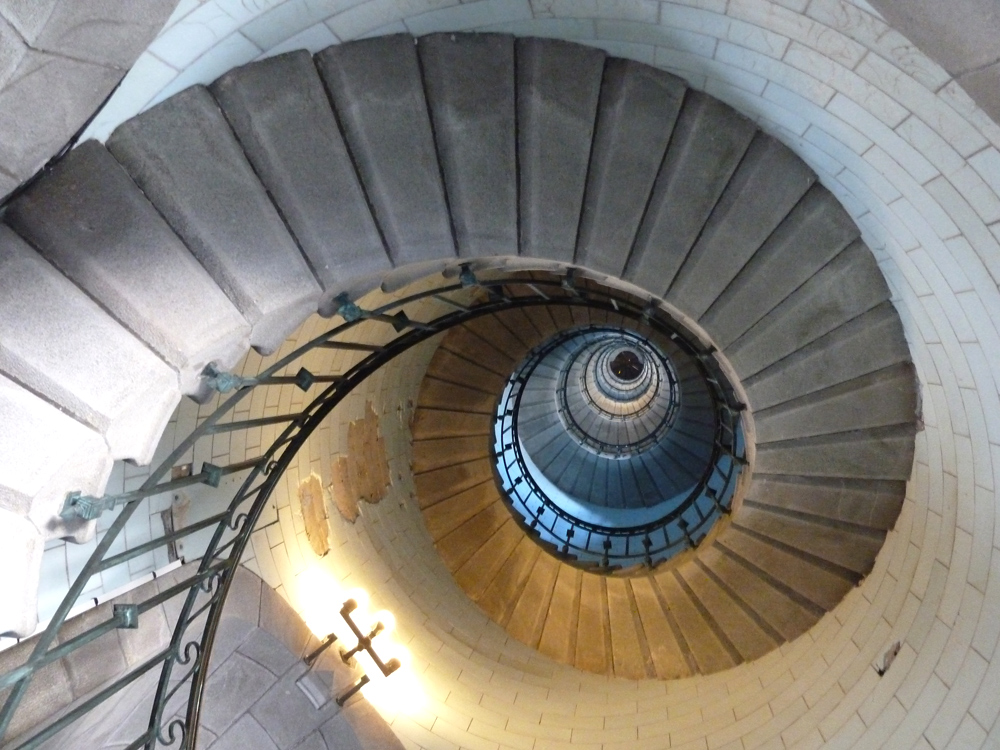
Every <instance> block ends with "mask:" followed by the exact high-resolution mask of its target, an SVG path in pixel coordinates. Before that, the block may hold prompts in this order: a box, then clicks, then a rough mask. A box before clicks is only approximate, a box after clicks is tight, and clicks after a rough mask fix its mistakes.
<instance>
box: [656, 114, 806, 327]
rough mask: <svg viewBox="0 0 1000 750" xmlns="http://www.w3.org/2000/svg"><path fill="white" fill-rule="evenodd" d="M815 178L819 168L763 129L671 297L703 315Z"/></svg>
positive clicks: (679, 275)
mask: <svg viewBox="0 0 1000 750" xmlns="http://www.w3.org/2000/svg"><path fill="white" fill-rule="evenodd" d="M815 181H816V175H815V173H814V172H813V171H812V170H811V169H809V167H808V166H807V165H806V164H805V162H803V161H802V160H801V159H799V157H797V156H796V155H795V154H794V153H793V152H792V151H791V150H790V149H789V148H788V147H787V146H785V145H784V144H782V143H781V142H779V141H778V140H776V139H775V138H772V137H771V136H769V135H765V134H764V133H758V134H757V135H756V136H755V137H754V140H753V142H752V143H751V144H750V147H749V148H748V149H747V151H746V154H745V155H744V156H743V160H742V161H741V162H740V165H739V167H738V168H737V169H736V172H735V174H733V176H732V179H731V180H730V181H729V184H728V185H727V186H726V189H725V191H723V193H722V196H721V197H720V198H719V202H718V204H717V205H716V206H715V208H714V209H713V210H712V214H711V215H710V216H709V218H708V222H707V223H706V224H705V227H704V228H703V229H702V231H701V235H700V236H699V237H698V241H697V242H696V243H695V245H694V247H692V248H691V252H690V253H689V255H688V257H687V259H686V260H685V261H684V264H683V265H682V266H681V268H680V270H679V271H678V272H677V276H676V277H675V278H674V281H673V283H672V284H671V285H670V289H669V290H668V291H667V294H666V300H667V301H668V302H671V303H673V304H675V305H677V307H678V308H680V309H681V310H683V311H684V312H685V313H687V314H688V315H691V316H692V317H694V318H700V317H701V316H702V315H703V314H704V312H705V311H706V310H707V309H708V308H709V307H710V306H711V304H712V303H713V302H714V301H715V300H716V299H718V297H719V295H720V294H722V292H723V290H725V288H726V287H727V286H728V285H729V282H730V281H732V280H733V279H734V278H735V277H736V274H738V273H739V271H740V269H741V268H743V266H744V265H745V264H746V262H747V261H748V260H750V258H751V257H752V256H753V254H754V253H755V252H756V251H757V249H758V248H760V246H761V245H763V244H764V242H765V241H766V240H767V238H768V237H769V236H770V235H771V233H772V232H774V231H775V229H777V227H778V225H779V224H781V222H782V221H783V220H784V219H785V217H786V216H788V214H789V212H790V211H791V210H792V209H793V208H794V207H795V204H797V203H798V202H799V200H801V198H802V196H803V195H805V193H806V191H807V190H808V189H809V188H810V187H811V186H812V184H813V183H814V182H815Z"/></svg>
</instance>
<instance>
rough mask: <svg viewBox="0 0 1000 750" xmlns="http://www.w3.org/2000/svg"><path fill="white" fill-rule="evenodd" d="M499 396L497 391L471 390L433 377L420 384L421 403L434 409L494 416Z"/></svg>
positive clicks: (465, 386)
mask: <svg viewBox="0 0 1000 750" xmlns="http://www.w3.org/2000/svg"><path fill="white" fill-rule="evenodd" d="M496 399H497V395H496V392H495V391H487V390H482V389H479V388H470V387H469V386H467V385H458V384H457V383H449V382H448V381H445V380H440V379H438V378H435V377H433V376H428V377H426V378H424V381H423V382H422V383H421V384H420V396H419V399H418V401H419V403H420V405H421V406H425V407H429V408H432V409H452V410H456V411H466V412H474V413H477V414H493V411H494V407H495V405H496Z"/></svg>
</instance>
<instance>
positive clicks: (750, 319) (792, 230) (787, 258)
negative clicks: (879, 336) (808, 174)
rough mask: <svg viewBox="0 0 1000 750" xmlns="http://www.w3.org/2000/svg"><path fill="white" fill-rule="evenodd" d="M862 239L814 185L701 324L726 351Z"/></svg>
mask: <svg viewBox="0 0 1000 750" xmlns="http://www.w3.org/2000/svg"><path fill="white" fill-rule="evenodd" d="M857 237H858V228H857V226H856V225H855V224H854V222H853V221H852V220H851V217H850V216H849V215H848V214H847V212H846V211H845V210H844V208H843V207H842V206H841V205H840V203H839V202H838V201H837V199H836V198H835V197H834V196H833V195H832V194H831V193H830V191H829V190H827V189H826V188H824V187H823V186H822V185H818V184H815V185H813V186H812V187H811V188H809V191H808V192H807V193H806V194H805V196H803V198H802V200H801V201H799V203H798V204H797V205H796V206H795V208H793V209H792V212H791V213H790V214H789V215H788V216H787V217H786V218H785V220H784V221H782V222H781V225H780V226H779V227H778V228H777V229H776V230H775V231H774V232H773V233H772V234H771V236H770V237H768V238H767V241H766V242H765V243H764V244H763V246H762V247H761V248H760V249H759V250H758V251H757V252H756V253H754V255H753V257H752V258H750V260H749V261H747V263H746V265H744V266H743V268H742V269H740V272H739V273H738V274H737V275H736V278H735V279H733V281H732V282H731V283H730V284H729V286H728V287H726V290H725V291H724V292H723V293H722V294H721V295H720V296H719V297H718V298H717V299H716V300H715V302H713V303H712V305H711V307H709V309H708V310H707V312H706V313H705V314H704V315H702V316H701V318H700V319H699V321H698V322H699V323H700V324H701V325H702V326H704V328H705V330H706V331H708V332H709V334H711V336H712V339H713V340H714V341H715V343H716V345H717V346H719V347H720V348H722V349H725V348H726V347H727V346H729V344H731V343H732V342H733V341H735V340H736V339H737V338H739V337H740V336H741V335H742V334H744V333H745V332H746V331H747V329H749V328H750V327H751V326H752V325H753V324H754V323H756V322H757V321H758V320H760V319H761V318H763V317H764V316H765V315H766V314H767V313H769V312H770V311H771V310H772V309H774V307H775V306H777V305H778V304H779V303H781V302H782V301H783V300H784V299H785V298H786V297H788V295H789V294H791V293H792V292H794V291H795V290H796V289H798V288H799V287H800V286H801V285H802V284H804V283H805V282H806V281H807V280H808V279H809V277H810V276H812V275H813V274H814V273H816V272H817V271H818V270H819V269H821V268H822V267H823V266H825V265H826V264H827V263H829V262H830V261H831V260H832V259H833V258H834V257H835V256H836V255H837V253H839V252H840V251H841V250H843V249H844V248H845V247H847V245H848V244H849V243H851V242H852V241H854V240H855V239H857Z"/></svg>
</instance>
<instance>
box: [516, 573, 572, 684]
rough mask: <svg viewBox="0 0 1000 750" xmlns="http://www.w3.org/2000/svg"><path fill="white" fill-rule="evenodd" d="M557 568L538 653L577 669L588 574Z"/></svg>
mask: <svg viewBox="0 0 1000 750" xmlns="http://www.w3.org/2000/svg"><path fill="white" fill-rule="evenodd" d="M556 564H557V566H558V569H557V572H556V576H555V583H554V584H553V587H552V593H551V595H550V596H549V607H548V612H547V613H546V616H545V624H544V626H543V627H542V633H541V635H540V636H539V640H538V650H539V651H541V652H542V653H543V654H545V655H546V656H549V657H551V658H553V659H555V660H556V661H559V662H562V663H563V664H571V665H574V666H575V665H576V642H577V631H578V626H579V621H580V594H581V590H582V587H583V576H584V572H583V571H582V570H580V569H578V568H574V567H572V566H570V565H566V564H565V563H560V562H557V563H556ZM515 612H516V610H515Z"/></svg>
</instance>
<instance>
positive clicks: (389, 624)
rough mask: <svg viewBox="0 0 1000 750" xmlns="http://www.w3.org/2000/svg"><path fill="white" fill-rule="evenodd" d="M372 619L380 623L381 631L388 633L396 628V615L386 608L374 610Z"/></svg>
mask: <svg viewBox="0 0 1000 750" xmlns="http://www.w3.org/2000/svg"><path fill="white" fill-rule="evenodd" d="M372 621H373V622H380V623H382V632H383V633H387V634H388V633H391V632H392V631H393V630H395V629H396V616H395V615H394V614H393V613H392V612H390V611H389V610H387V609H383V610H381V611H379V612H376V613H375V614H374V615H373V616H372Z"/></svg>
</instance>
